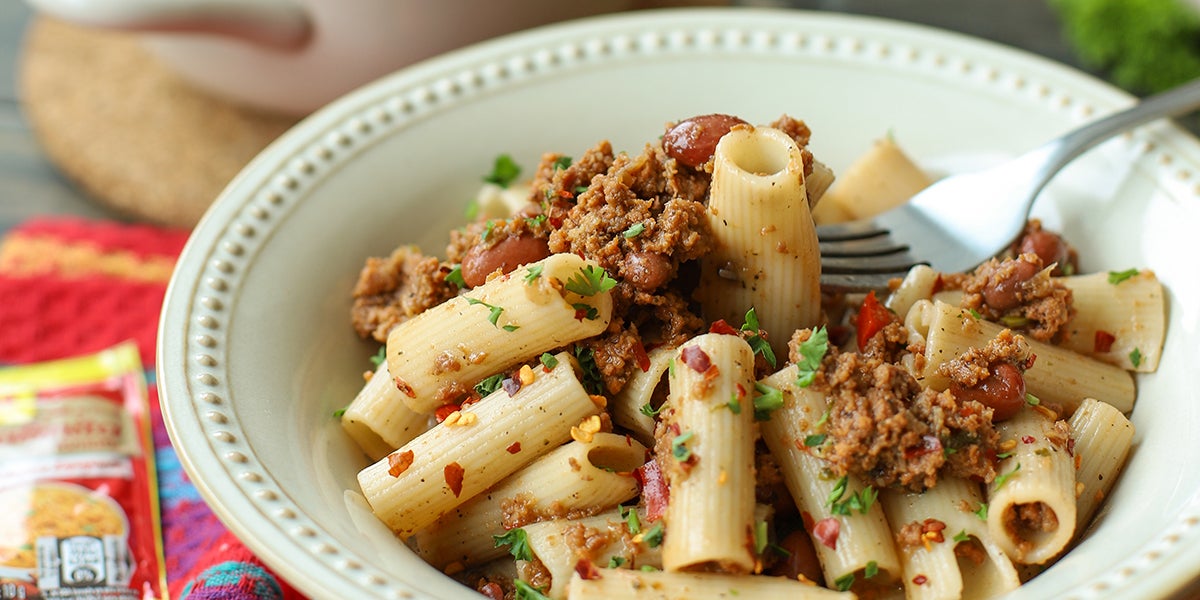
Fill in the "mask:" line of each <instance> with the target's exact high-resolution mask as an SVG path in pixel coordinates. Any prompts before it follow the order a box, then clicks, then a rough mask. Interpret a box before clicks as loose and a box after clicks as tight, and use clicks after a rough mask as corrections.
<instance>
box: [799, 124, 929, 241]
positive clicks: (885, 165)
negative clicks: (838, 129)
mask: <svg viewBox="0 0 1200 600" xmlns="http://www.w3.org/2000/svg"><path fill="white" fill-rule="evenodd" d="M931 183H933V179H931V178H930V177H929V175H927V174H926V173H925V171H923V170H921V168H920V167H919V166H917V164H916V163H914V162H913V161H912V159H910V158H909V157H908V155H907V154H905V153H904V151H903V150H902V149H901V148H900V146H899V145H897V144H896V141H895V140H893V139H892V138H891V136H888V137H885V138H883V139H880V140H877V141H876V142H875V144H874V145H872V146H871V147H870V148H869V149H867V151H866V152H864V153H863V154H862V155H860V156H859V157H858V158H857V159H855V161H854V162H853V163H851V164H850V166H849V167H847V168H846V170H845V171H843V172H842V174H841V175H840V176H838V180H837V185H835V186H833V187H832V188H831V189H830V190H829V192H827V193H826V194H825V198H824V199H823V200H822V201H821V204H820V205H818V206H819V207H820V208H818V210H817V211H816V212H815V213H814V216H815V217H816V218H817V222H818V223H822V224H824V223H835V222H838V221H852V220H854V219H862V218H866V217H871V216H874V215H877V214H879V213H882V212H885V211H887V210H889V209H891V208H895V207H896V206H899V205H901V204H903V203H905V202H907V201H908V199H909V198H912V197H913V196H914V195H916V193H917V192H919V191H921V190H923V189H925V188H926V187H929V185H930V184H931Z"/></svg>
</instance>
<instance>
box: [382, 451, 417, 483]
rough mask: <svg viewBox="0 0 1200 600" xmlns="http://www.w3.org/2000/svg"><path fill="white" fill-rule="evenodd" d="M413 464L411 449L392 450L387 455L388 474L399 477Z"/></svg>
mask: <svg viewBox="0 0 1200 600" xmlns="http://www.w3.org/2000/svg"><path fill="white" fill-rule="evenodd" d="M412 464H413V451H412V450H405V451H404V452H393V453H391V454H389V455H388V475H391V476H392V477H399V476H400V474H401V473H404V472H405V471H407V470H408V468H409V467H411V466H412Z"/></svg>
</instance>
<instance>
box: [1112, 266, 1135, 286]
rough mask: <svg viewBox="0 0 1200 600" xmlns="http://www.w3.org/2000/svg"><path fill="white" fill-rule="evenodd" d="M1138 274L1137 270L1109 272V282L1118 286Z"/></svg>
mask: <svg viewBox="0 0 1200 600" xmlns="http://www.w3.org/2000/svg"><path fill="white" fill-rule="evenodd" d="M1137 274H1138V270H1137V269H1125V270H1124V271H1109V272H1108V282H1109V283H1111V284H1113V285H1118V284H1120V283H1121V282H1122V281H1125V280H1126V279H1129V278H1130V277H1133V276H1134V275H1137Z"/></svg>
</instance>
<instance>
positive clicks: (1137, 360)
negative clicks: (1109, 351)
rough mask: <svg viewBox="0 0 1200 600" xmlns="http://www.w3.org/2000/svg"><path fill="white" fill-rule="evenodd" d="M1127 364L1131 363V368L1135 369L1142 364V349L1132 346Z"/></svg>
mask: <svg viewBox="0 0 1200 600" xmlns="http://www.w3.org/2000/svg"><path fill="white" fill-rule="evenodd" d="M1129 364H1131V365H1133V368H1135V369H1136V368H1138V367H1140V366H1141V365H1142V351H1141V350H1138V349H1137V348H1134V349H1133V350H1132V351H1131V352H1130V353H1129Z"/></svg>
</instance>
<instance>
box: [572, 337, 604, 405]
mask: <svg viewBox="0 0 1200 600" xmlns="http://www.w3.org/2000/svg"><path fill="white" fill-rule="evenodd" d="M575 360H578V361H579V368H580V370H582V371H583V377H582V379H581V381H580V383H582V384H583V389H585V390H587V393H589V394H602V393H604V376H603V375H601V374H600V367H597V366H596V356H595V355H594V354H592V349H591V348H588V347H587V346H579V345H576V346H575Z"/></svg>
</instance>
